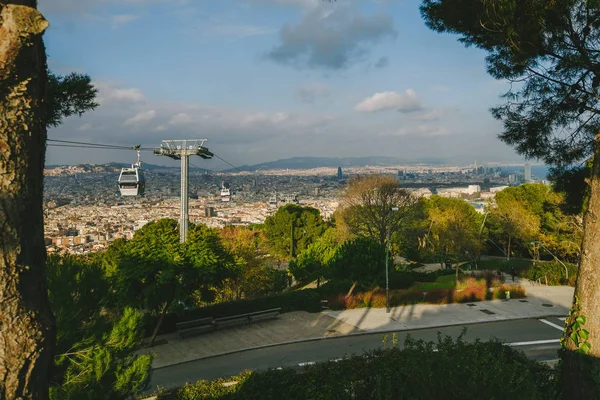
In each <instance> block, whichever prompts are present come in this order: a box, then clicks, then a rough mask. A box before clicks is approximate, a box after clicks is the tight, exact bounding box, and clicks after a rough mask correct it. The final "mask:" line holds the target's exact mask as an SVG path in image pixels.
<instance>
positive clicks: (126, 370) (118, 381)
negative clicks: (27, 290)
mask: <svg viewBox="0 0 600 400" xmlns="http://www.w3.org/2000/svg"><path fill="white" fill-rule="evenodd" d="M47 273H48V280H47V282H48V294H49V298H50V303H51V306H52V311H53V313H54V315H55V317H56V339H57V340H56V354H57V355H56V357H55V368H54V370H53V372H52V375H53V376H52V378H51V382H53V385H52V387H51V390H50V398H51V399H57V400H59V399H60V400H68V399H73V400H78V399H90V400H91V399H103V398H104V399H127V398H129V397H130V396H132V395H135V394H137V393H138V392H140V390H142V389H144V388H145V387H146V385H147V382H148V379H149V374H150V366H151V365H150V364H151V357H150V356H141V357H137V356H134V354H133V352H134V350H136V349H137V348H139V347H140V344H141V341H142V333H143V330H142V317H141V314H140V313H139V311H137V310H133V309H125V310H124V312H123V313H120V312H118V310H115V309H111V308H108V306H109V304H110V302H109V301H108V297H109V296H110V290H109V285H108V282H107V281H106V278H105V276H104V275H103V273H102V269H101V268H100V266H99V265H98V264H96V263H94V262H92V261H90V260H88V259H84V258H80V257H74V256H65V257H59V256H57V255H51V256H49V257H48V262H47Z"/></svg>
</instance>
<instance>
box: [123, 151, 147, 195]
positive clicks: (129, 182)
mask: <svg viewBox="0 0 600 400" xmlns="http://www.w3.org/2000/svg"><path fill="white" fill-rule="evenodd" d="M134 149H135V150H136V151H137V156H138V159H137V162H136V163H135V164H131V168H123V169H121V175H119V181H118V183H119V191H120V192H121V196H143V195H144V191H145V190H146V179H145V178H144V171H143V170H142V161H141V160H140V146H136V147H134Z"/></svg>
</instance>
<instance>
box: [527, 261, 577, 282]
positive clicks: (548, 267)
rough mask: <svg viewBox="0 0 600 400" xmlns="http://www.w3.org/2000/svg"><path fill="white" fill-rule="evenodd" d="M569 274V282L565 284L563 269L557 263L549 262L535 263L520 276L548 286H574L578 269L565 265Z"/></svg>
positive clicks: (571, 265) (568, 264)
mask: <svg viewBox="0 0 600 400" xmlns="http://www.w3.org/2000/svg"><path fill="white" fill-rule="evenodd" d="M565 265H566V266H567V269H568V272H569V281H568V282H566V277H565V267H564V266H563V265H562V264H561V263H559V262H558V261H549V262H543V261H542V262H536V263H534V264H532V265H531V267H530V268H527V269H525V270H523V271H522V272H521V273H520V275H521V276H523V277H525V278H527V279H529V280H532V281H537V280H538V279H539V280H540V282H541V283H543V284H545V283H546V282H548V285H551V286H557V285H565V284H568V285H571V286H575V280H576V279H577V271H578V267H577V265H576V264H571V263H565Z"/></svg>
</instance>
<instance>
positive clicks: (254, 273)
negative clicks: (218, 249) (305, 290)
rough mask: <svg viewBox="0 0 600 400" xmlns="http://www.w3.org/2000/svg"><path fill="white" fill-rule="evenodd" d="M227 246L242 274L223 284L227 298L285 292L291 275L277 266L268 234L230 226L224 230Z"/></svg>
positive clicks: (248, 228)
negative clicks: (271, 253)
mask: <svg viewBox="0 0 600 400" xmlns="http://www.w3.org/2000/svg"><path fill="white" fill-rule="evenodd" d="M220 235H221V238H222V240H223V245H224V246H225V248H226V249H227V250H228V251H229V252H230V253H231V254H232V255H233V257H234V259H235V264H236V265H237V268H238V270H239V273H238V274H237V275H235V276H232V277H230V278H229V279H228V280H227V282H224V283H223V285H222V286H223V289H222V292H223V295H222V297H223V298H224V299H228V300H239V299H241V298H248V297H250V298H251V297H256V296H260V295H266V294H270V293H275V292H278V291H281V290H283V289H284V288H285V286H286V282H287V274H286V273H285V271H280V270H276V269H275V268H273V265H274V260H273V258H272V257H271V256H270V255H269V254H268V253H269V248H268V242H267V237H266V236H265V233H264V231H263V230H262V229H258V228H255V227H252V228H251V227H240V226H226V227H224V228H223V229H221V230H220Z"/></svg>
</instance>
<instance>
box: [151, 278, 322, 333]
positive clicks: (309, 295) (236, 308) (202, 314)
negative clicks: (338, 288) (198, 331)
mask: <svg viewBox="0 0 600 400" xmlns="http://www.w3.org/2000/svg"><path fill="white" fill-rule="evenodd" d="M271 308H281V309H282V310H281V311H282V312H289V311H299V310H301V311H308V312H317V311H320V310H321V296H320V295H319V292H318V290H317V289H305V290H298V291H294V292H287V293H283V294H280V295H277V296H269V297H263V298H259V299H252V300H238V301H230V302H226V303H218V304H214V305H212V306H209V307H202V308H196V309H192V310H189V311H186V312H185V313H184V314H183V315H181V316H180V315H177V314H167V315H166V316H165V320H164V322H163V324H162V326H161V330H160V332H159V333H160V334H165V333H172V332H175V331H176V330H177V327H176V325H175V324H177V323H178V322H184V321H190V320H194V319H198V318H206V317H213V318H221V317H230V316H232V315H238V314H246V313H251V312H256V311H262V310H268V309H271ZM156 318H158V317H156V316H147V317H146V321H145V322H146V323H145V326H146V334H147V335H149V334H151V333H152V332H151V330H152V328H153V327H154V326H155V324H156V321H155V320H156Z"/></svg>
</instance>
